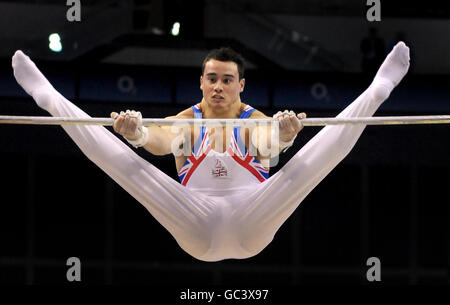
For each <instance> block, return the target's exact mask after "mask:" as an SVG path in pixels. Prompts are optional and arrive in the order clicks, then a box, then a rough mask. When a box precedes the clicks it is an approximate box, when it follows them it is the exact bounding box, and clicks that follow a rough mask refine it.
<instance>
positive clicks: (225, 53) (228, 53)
mask: <svg viewBox="0 0 450 305" xmlns="http://www.w3.org/2000/svg"><path fill="white" fill-rule="evenodd" d="M210 59H215V60H219V61H232V62H234V63H236V64H237V67H238V72H239V80H241V79H242V78H244V70H245V68H244V64H245V60H244V57H243V56H242V55H241V54H239V53H237V52H236V51H234V50H233V49H231V48H229V47H222V48H220V49H214V50H211V51H210V52H209V53H208V54H207V55H206V57H205V59H204V60H203V64H202V75H203V73H204V72H205V65H206V63H207V62H208V61H209V60H210Z"/></svg>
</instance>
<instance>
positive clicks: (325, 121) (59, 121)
mask: <svg viewBox="0 0 450 305" xmlns="http://www.w3.org/2000/svg"><path fill="white" fill-rule="evenodd" d="M113 122H114V119H112V118H72V117H39V116H7V115H0V124H30V125H104V126H112V125H113ZM271 122H272V123H274V122H277V120H276V119H142V124H143V125H144V126H149V125H172V124H198V125H225V124H229V125H233V126H244V125H252V124H257V123H271ZM300 122H301V123H302V125H303V126H326V125H347V124H365V125H405V124H449V123H450V115H429V116H385V117H382V116H380V117H353V118H306V119H300Z"/></svg>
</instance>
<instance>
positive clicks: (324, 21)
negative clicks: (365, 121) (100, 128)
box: [0, 0, 450, 286]
mask: <svg viewBox="0 0 450 305" xmlns="http://www.w3.org/2000/svg"><path fill="white" fill-rule="evenodd" d="M392 2H393V1H390V2H389V3H388V2H387V1H381V21H379V22H369V21H368V20H367V18H366V13H367V10H368V9H369V8H370V6H367V5H366V1H360V0H358V1H357V0H352V1H343V0H327V1H325V0H320V1H313V0H306V1H294V0H281V1H269V0H258V1H256V0H242V1H237V0H234V1H231V0H203V1H181V0H178V1H177V0H168V1H163V0H141V1H138V0H135V1H132V0H126V1H112V0H101V1H87V0H86V1H81V5H82V6H81V21H80V22H69V21H68V20H67V18H66V12H67V10H68V9H69V7H68V6H67V5H66V1H50V0H36V1H0V114H2V115H36V116H41V115H43V116H46V115H48V114H47V113H46V112H44V111H43V110H41V109H40V108H38V107H37V106H36V104H35V103H34V102H33V101H32V99H31V98H30V97H29V96H28V95H27V94H26V93H25V92H24V91H23V90H22V89H21V88H20V87H19V85H18V84H17V83H16V81H15V79H14V76H13V73H12V68H11V57H12V55H13V54H14V52H15V51H16V50H19V49H20V50H23V51H24V52H25V53H26V54H27V55H29V56H30V57H31V58H32V60H34V61H35V62H36V63H37V65H38V67H39V68H40V69H41V70H42V72H43V73H44V74H45V75H46V76H47V77H48V79H49V80H50V82H51V83H52V84H54V86H55V88H56V89H57V90H58V91H60V92H61V93H62V94H63V95H64V96H65V97H66V98H68V99H70V100H71V101H73V102H74V103H75V104H77V105H78V106H79V107H80V108H82V109H83V110H84V111H86V112H87V113H88V114H90V115H91V116H97V117H109V113H110V112H111V111H121V110H126V109H135V110H139V111H141V112H142V113H143V116H144V117H148V118H151V117H154V118H160V117H165V116H169V115H173V114H175V113H178V112H179V111H181V110H183V109H185V108H187V107H189V106H190V105H193V104H195V103H197V102H199V101H200V100H201V91H200V88H199V77H200V74H201V63H202V59H203V57H204V56H205V55H206V54H207V52H208V50H210V49H213V48H217V47H221V46H230V47H232V48H233V49H235V50H236V51H238V52H240V53H241V54H243V56H244V57H245V59H246V60H247V70H246V75H245V78H246V88H245V90H244V93H243V94H242V95H241V98H242V101H243V102H245V103H248V104H250V105H252V106H254V107H255V108H257V109H259V110H261V111H263V112H264V113H266V114H267V115H273V114H274V113H276V112H277V111H279V110H284V109H291V110H294V111H296V112H297V113H298V112H302V111H304V112H306V113H307V114H308V116H309V117H324V116H335V115H337V114H338V113H339V112H340V111H341V110H342V109H344V107H345V106H346V105H348V104H350V102H351V101H353V100H354V99H355V98H356V97H357V96H358V95H359V94H360V93H362V92H363V91H364V90H365V89H366V88H367V86H368V85H369V84H370V82H371V79H372V77H373V76H374V71H373V68H371V67H372V66H371V65H377V60H378V57H379V56H381V57H382V58H384V57H385V56H386V54H387V53H388V52H389V51H390V49H391V48H392V46H393V45H394V44H395V43H396V42H397V41H398V40H400V39H401V40H403V41H405V43H406V44H407V45H408V46H409V47H410V50H411V69H410V71H409V73H408V74H407V76H406V77H405V78H404V79H403V81H402V82H401V84H400V85H399V86H398V87H397V88H396V89H395V90H394V91H393V93H392V95H391V96H390V98H389V99H388V100H387V101H386V102H385V103H384V104H383V106H382V107H381V108H380V110H379V111H378V112H377V113H376V115H420V114H424V115H428V114H429V115H433V114H436V115H437V114H450V85H449V84H450V56H449V54H450V40H449V39H448V37H449V32H450V4H449V2H443V1H439V2H438V1H426V2H423V1H421V2H419V3H416V2H410V1H395V4H394V3H392ZM176 22H178V23H179V25H180V27H179V33H178V35H176V36H174V35H173V32H172V30H173V28H174V24H175V23H176ZM52 33H58V34H59V35H60V37H61V44H62V50H61V51H60V52H53V51H51V50H50V49H49V44H48V42H49V41H48V39H49V35H50V34H52ZM370 35H373V36H370ZM374 54H376V55H374ZM377 56H378V57H377ZM370 61H372V62H370ZM109 129H110V130H112V129H111V128H109ZM319 130H320V128H316V127H309V128H305V129H304V130H303V131H302V132H301V133H300V134H299V136H298V137H297V140H296V142H295V144H294V146H293V147H292V148H290V149H289V150H288V151H287V153H285V154H284V155H282V156H281V158H280V163H279V164H278V165H277V167H275V168H273V169H272V173H274V172H276V171H277V170H279V168H281V167H282V166H283V165H284V164H285V163H286V162H287V161H288V160H289V158H290V157H292V156H293V155H294V154H295V153H296V152H297V151H298V150H299V149H300V148H301V147H302V146H303V145H304V144H305V143H306V142H307V141H308V140H309V139H311V138H312V137H313V136H314V135H315V134H316V133H317V132H318V131H319ZM449 134H450V129H449V126H448V125H417V126H368V127H366V130H365V131H364V133H363V135H362V137H361V138H360V140H359V141H358V143H357V144H356V146H355V148H354V149H353V150H352V152H351V153H350V154H349V155H348V156H347V158H346V159H345V160H344V161H343V162H342V163H341V164H340V165H339V166H338V167H337V168H336V169H335V170H334V171H332V173H331V174H330V175H329V176H328V177H327V178H325V180H324V181H323V182H322V183H320V184H319V185H318V187H316V188H315V189H314V190H313V191H312V193H311V194H310V195H309V196H308V197H307V198H306V199H305V200H304V201H303V202H302V204H301V205H300V206H299V208H298V209H297V210H296V211H295V212H294V214H293V215H292V216H291V217H290V218H289V219H288V221H287V222H286V223H285V224H284V225H283V226H282V227H281V229H280V230H279V232H278V233H277V234H276V236H275V239H274V241H273V242H272V243H271V244H270V245H269V246H268V247H267V248H266V249H264V250H263V251H262V252H261V253H260V254H259V255H257V256H255V257H253V258H250V259H246V260H225V261H221V262H216V263H206V262H202V261H198V260H196V259H194V258H192V257H191V256H189V255H188V254H187V253H185V252H184V251H182V250H181V248H180V247H179V246H178V245H177V243H176V242H175V240H174V239H173V238H172V237H171V235H170V234H169V233H168V232H166V230H165V229H164V228H163V227H162V226H161V225H160V224H159V223H158V222H157V221H156V220H155V219H154V218H153V217H152V216H151V215H150V214H149V213H148V212H147V210H146V209H145V208H144V207H143V206H141V205H140V204H139V203H138V202H137V201H135V200H134V199H133V198H132V197H131V196H130V195H128V193H126V192H125V191H124V190H122V189H121V188H120V187H119V186H118V185H117V184H115V183H114V182H113V181H112V180H111V179H110V178H109V177H108V176H107V175H106V174H104V173H103V172H102V171H101V170H100V169H99V168H97V167H96V166H95V165H94V164H92V163H91V162H90V161H89V160H88V159H87V158H86V157H84V155H82V153H81V152H80V151H79V150H78V148H77V147H76V146H75V144H73V143H72V141H71V140H70V139H69V137H68V136H67V135H66V134H65V133H64V132H63V130H62V129H61V127H59V126H39V127H38V126H26V125H23V126H20V125H10V126H7V125H3V126H0V168H1V170H2V172H1V181H0V190H1V197H0V283H4V284H22V283H23V284H46V283H56V284H64V283H68V282H67V279H66V271H67V269H68V268H69V267H68V266H67V265H66V260H67V259H68V258H69V257H78V258H80V260H81V264H82V275H81V276H82V281H81V284H132V283H136V284H164V285H187V284H192V285H194V284H198V285H206V284H218V285H239V284H250V283H251V284H254V285H287V286H289V285H297V284H312V283H314V284H321V283H331V284H335V283H341V284H342V283H348V284H355V283H356V284H368V283H369V282H368V281H367V279H366V272H367V270H368V269H369V267H368V266H367V265H366V261H367V259H368V258H370V257H378V258H379V259H380V261H381V279H382V280H381V284H387V285H389V284H422V283H425V284H449V283H450V273H449V266H450V252H449V247H450V240H449V238H450V236H449V233H450V209H449V204H450V178H449V177H450V135H449ZM136 152H137V153H138V154H139V155H141V156H142V157H143V158H145V159H146V160H148V161H149V162H151V163H152V164H154V165H156V166H157V167H158V168H160V169H161V170H163V171H164V172H166V173H167V174H168V175H170V176H171V177H173V178H174V179H177V173H176V169H175V166H174V159H173V157H172V156H163V157H161V156H153V155H151V154H150V153H147V152H145V151H143V150H142V149H139V150H136Z"/></svg>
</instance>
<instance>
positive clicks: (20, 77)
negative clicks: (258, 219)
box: [12, 51, 216, 257]
mask: <svg viewBox="0 0 450 305" xmlns="http://www.w3.org/2000/svg"><path fill="white" fill-rule="evenodd" d="M12 66H13V68H14V76H15V77H16V80H17V82H18V83H19V84H20V85H21V86H22V87H23V89H24V90H25V91H26V92H27V93H28V94H30V95H31V96H32V97H33V99H34V100H35V101H36V103H37V104H38V105H39V106H40V107H41V108H43V109H45V110H47V111H48V112H49V113H50V114H51V115H53V116H64V117H79V118H88V117H89V116H88V115H87V114H86V113H84V112H83V111H82V110H81V109H79V108H78V107H77V106H75V105H74V104H73V103H71V102H70V101H68V100H67V99H66V98H64V97H63V96H62V95H61V94H60V93H59V92H57V91H56V90H55V89H54V88H53V86H52V85H51V84H50V83H49V82H48V80H47V79H46V78H45V77H44V75H43V74H42V73H41V72H40V71H39V70H38V68H37V67H36V65H35V64H34V63H33V62H32V61H31V60H30V58H29V57H28V56H26V55H25V54H23V53H22V52H21V51H17V52H16V54H15V55H14V56H13V59H12ZM63 128H64V130H65V131H66V132H67V133H68V134H69V136H70V137H71V138H72V140H73V141H74V142H75V143H76V144H77V146H78V147H79V148H80V149H81V151H82V152H83V153H84V154H85V155H86V156H87V157H88V158H89V159H90V160H91V161H93V162H94V163H95V164H96V165H97V166H98V167H100V168H101V169H102V170H103V171H104V172H105V173H107V174H108V175H109V176H110V177H111V178H112V179H113V180H114V181H116V182H117V183H118V184H119V185H120V186H122V187H123V188H124V189H125V190H126V191H127V192H128V193H129V194H130V195H132V196H133V197H134V198H135V199H136V200H137V201H139V202H140V203H141V204H142V205H144V206H145V208H146V209H147V210H148V211H149V212H150V213H151V214H152V215H153V216H154V217H155V218H156V219H157V220H158V221H159V223H161V225H163V226H164V227H165V228H166V229H167V230H168V231H169V232H170V233H171V234H172V235H173V236H174V238H175V239H176V240H177V242H178V244H179V245H180V246H181V247H182V248H183V249H184V250H185V251H186V252H188V253H189V254H191V255H192V256H194V257H199V256H201V255H202V254H203V253H204V252H205V251H207V250H208V247H209V244H210V234H209V232H210V230H209V228H210V226H211V225H214V222H215V219H214V217H215V216H214V215H215V211H216V207H215V203H214V202H213V201H211V199H209V198H208V199H207V198H206V197H205V196H202V195H201V194H197V193H195V192H192V191H189V190H188V189H186V188H185V187H184V186H182V185H180V184H179V183H178V182H176V181H174V180H173V179H172V178H170V177H169V176H167V175H166V174H164V173H163V172H161V171H160V170H159V169H158V168H156V167H155V166H153V165H152V164H150V163H148V162H147V161H146V160H144V159H142V158H141V157H139V156H138V155H137V154H136V153H134V152H133V150H131V149H130V148H129V147H128V146H127V145H125V144H124V143H123V142H122V141H121V140H120V139H118V138H117V137H116V136H115V135H114V134H112V133H111V132H110V131H108V130H107V129H106V128H104V127H103V126H93V125H64V126H63ZM149 233H150V234H151V232H149Z"/></svg>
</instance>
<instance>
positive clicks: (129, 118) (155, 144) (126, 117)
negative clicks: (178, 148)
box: [111, 109, 192, 155]
mask: <svg viewBox="0 0 450 305" xmlns="http://www.w3.org/2000/svg"><path fill="white" fill-rule="evenodd" d="M111 117H112V118H114V119H115V120H114V125H113V127H114V131H115V132H117V133H119V134H120V135H122V136H123V137H124V138H125V139H127V140H131V141H133V140H137V139H138V138H139V137H140V132H139V131H138V125H139V124H138V122H139V119H140V118H137V117H136V115H135V112H132V113H128V112H127V113H124V112H121V113H120V114H118V113H116V112H112V113H111ZM187 118H192V115H191V114H190V113H189V109H187V110H184V111H182V112H180V113H178V114H177V115H175V116H169V117H166V118H165V119H187ZM185 130H186V129H183V128H173V126H170V125H164V126H157V125H150V126H147V132H148V139H147V141H146V143H145V144H143V145H142V147H143V148H145V149H146V150H147V151H148V152H150V153H152V154H154V155H167V154H171V153H172V148H173V145H172V144H173V143H174V141H180V139H184V135H183V133H184V132H185Z"/></svg>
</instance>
